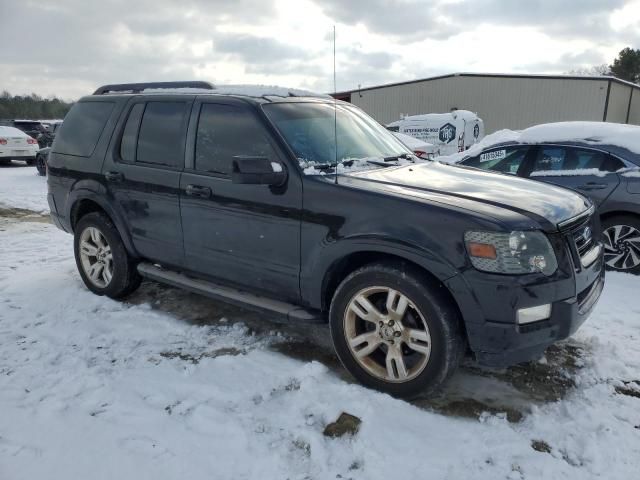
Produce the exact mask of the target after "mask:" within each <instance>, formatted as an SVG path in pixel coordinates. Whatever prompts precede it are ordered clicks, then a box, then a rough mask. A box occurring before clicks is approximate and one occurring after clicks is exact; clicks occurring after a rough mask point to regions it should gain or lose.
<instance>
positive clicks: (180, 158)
mask: <svg viewBox="0 0 640 480" xmlns="http://www.w3.org/2000/svg"><path fill="white" fill-rule="evenodd" d="M186 118H187V104H186V103H185V102H149V103H147V106H146V108H145V109H144V114H143V115H142V123H141V124H140V134H139V135H138V149H137V155H136V162H141V163H150V164H154V165H164V166H168V167H174V168H181V167H182V166H183V164H184V142H185V136H186Z"/></svg>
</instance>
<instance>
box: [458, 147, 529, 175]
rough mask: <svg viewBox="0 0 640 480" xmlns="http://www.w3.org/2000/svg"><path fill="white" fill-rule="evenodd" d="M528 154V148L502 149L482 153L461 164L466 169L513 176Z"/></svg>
mask: <svg viewBox="0 0 640 480" xmlns="http://www.w3.org/2000/svg"><path fill="white" fill-rule="evenodd" d="M528 152H529V147H503V148H498V149H495V150H489V151H486V152H483V153H481V154H480V155H478V156H477V157H473V158H469V159H468V160H465V161H464V162H462V164H463V165H464V166H466V167H474V168H481V169H483V170H493V171H494V172H502V173H511V174H513V175H515V174H517V173H518V170H519V169H520V165H522V162H524V159H525V157H526V156H527V153H528Z"/></svg>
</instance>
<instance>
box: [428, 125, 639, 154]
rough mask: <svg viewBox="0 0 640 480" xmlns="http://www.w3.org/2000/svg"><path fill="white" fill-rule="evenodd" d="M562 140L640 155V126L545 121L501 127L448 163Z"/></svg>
mask: <svg viewBox="0 0 640 480" xmlns="http://www.w3.org/2000/svg"><path fill="white" fill-rule="evenodd" d="M548 142H553V143H558V142H579V143H584V144H588V145H594V146H595V145H606V146H613V147H618V148H621V149H625V150H627V151H629V152H631V153H634V154H636V155H640V126H636V125H625V124H621V123H606V122H557V123H544V124H541V125H535V126H533V127H529V128H526V129H524V130H521V131H514V130H499V131H497V132H495V133H492V134H491V135H487V136H486V137H484V138H483V139H482V140H481V141H480V142H478V143H476V144H475V145H474V146H472V147H471V148H470V149H469V150H467V151H465V152H461V153H456V154H454V155H448V156H446V157H439V158H438V161H441V162H444V163H458V162H460V161H461V160H462V159H464V158H466V157H470V156H474V155H477V154H479V153H480V152H481V151H482V150H484V149H486V148H488V147H491V146H493V145H500V144H503V143H548Z"/></svg>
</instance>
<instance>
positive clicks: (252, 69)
mask: <svg viewBox="0 0 640 480" xmlns="http://www.w3.org/2000/svg"><path fill="white" fill-rule="evenodd" d="M0 4H1V5H2V8H1V10H2V15H0V72H2V75H1V76H0V89H8V90H9V91H11V92H13V93H16V94H19V93H30V92H36V93H39V94H42V95H51V94H57V95H59V96H62V97H63V98H66V99H73V98H77V97H79V96H81V95H83V94H86V93H89V92H91V91H92V90H93V89H95V88H96V87H97V86H99V85H101V84H106V83H122V82H128V81H131V82H134V81H152V80H181V79H203V80H209V81H212V82H214V83H225V82H228V83H268V84H281V85H287V86H292V87H302V88H313V89H317V90H320V91H325V92H326V91H330V90H332V89H333V80H332V77H333V58H332V55H331V53H332V46H331V41H330V39H329V38H328V37H327V35H326V33H327V32H328V31H330V30H331V27H332V25H336V26H337V29H338V35H337V38H338V45H337V59H336V60H337V77H338V78H337V85H338V89H340V90H347V89H352V88H357V86H358V85H359V84H361V85H362V86H363V87H364V86H371V85H376V84H381V83H387V82H395V81H403V80H411V79H415V78H420V77H424V76H427V75H436V74H442V73H451V72H455V71H468V70H472V71H497V72H509V71H529V72H532V73H536V72H562V71H568V70H571V69H574V68H579V67H584V66H588V65H590V64H599V63H605V62H606V63H611V61H612V60H613V57H614V56H615V55H616V54H617V52H618V51H619V50H620V49H621V48H623V47H624V46H626V45H635V46H637V42H638V41H640V33H639V32H640V23H638V20H637V19H638V12H639V11H640V0H626V1H624V0H609V1H607V2H603V1H601V0H530V1H528V2H526V3H523V2H516V1H511V0H502V1H500V0H430V1H426V0H387V1H385V0H352V1H349V2H345V1H338V0H295V1H294V0H267V1H265V0H236V1H233V2H230V1H228V0H180V1H179V2H177V1H175V0H101V1H100V2H89V1H86V0H20V1H10V0H0Z"/></svg>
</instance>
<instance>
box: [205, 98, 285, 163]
mask: <svg viewBox="0 0 640 480" xmlns="http://www.w3.org/2000/svg"><path fill="white" fill-rule="evenodd" d="M235 156H252V157H267V158H269V159H272V160H275V159H276V153H275V151H274V150H273V148H272V146H271V144H270V143H269V136H268V133H267V132H266V131H265V130H264V128H263V126H262V125H261V124H260V122H259V121H258V119H257V118H256V117H255V115H254V114H252V113H251V112H249V111H247V110H244V109H242V108H238V107H234V106H231V105H221V104H215V103H205V104H203V105H202V109H201V110H200V120H199V121H198V131H197V135H196V152H195V169H196V170H198V171H201V172H209V173H220V174H224V175H229V174H230V173H231V165H232V160H233V157H235Z"/></svg>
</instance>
